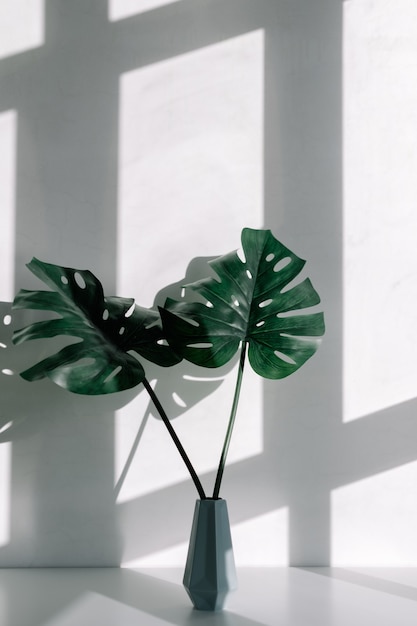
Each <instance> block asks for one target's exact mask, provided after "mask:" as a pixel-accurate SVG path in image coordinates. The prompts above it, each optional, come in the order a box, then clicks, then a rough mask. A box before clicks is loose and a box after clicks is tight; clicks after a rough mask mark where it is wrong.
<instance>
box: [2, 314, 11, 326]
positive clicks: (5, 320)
mask: <svg viewBox="0 0 417 626" xmlns="http://www.w3.org/2000/svg"><path fill="white" fill-rule="evenodd" d="M11 323H12V316H11V315H5V316H4V317H3V324H4V325H5V326H10V324H11Z"/></svg>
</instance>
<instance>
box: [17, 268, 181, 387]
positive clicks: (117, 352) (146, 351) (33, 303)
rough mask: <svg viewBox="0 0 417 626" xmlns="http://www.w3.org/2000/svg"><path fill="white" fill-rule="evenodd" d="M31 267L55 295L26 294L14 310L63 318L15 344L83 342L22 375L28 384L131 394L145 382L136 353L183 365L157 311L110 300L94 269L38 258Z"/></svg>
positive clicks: (29, 329) (28, 331)
mask: <svg viewBox="0 0 417 626" xmlns="http://www.w3.org/2000/svg"><path fill="white" fill-rule="evenodd" d="M27 267H28V268H29V269H30V270H31V271H32V272H33V274H35V275H36V276H37V277H38V278H40V279H41V280H42V281H43V282H44V283H45V284H46V285H47V286H48V287H50V288H51V289H52V290H53V291H26V290H21V291H20V292H19V293H18V294H17V296H16V298H15V301H14V303H13V308H15V309H39V310H50V311H53V312H55V313H57V314H58V315H59V316H60V317H58V318H55V319H47V320H44V321H40V322H35V323H33V324H30V325H29V326H26V327H25V328H22V329H20V330H17V331H16V332H15V333H14V335H13V342H14V343H15V344H20V343H22V342H23V341H28V340H31V339H44V338H48V337H55V336H58V335H69V336H73V337H78V339H79V341H77V342H76V343H72V344H70V345H68V346H65V347H64V348H62V349H61V350H60V351H59V352H57V353H56V354H54V355H52V356H50V357H48V358H46V359H44V360H42V361H40V362H39V363H37V364H36V365H34V366H33V367H31V368H29V369H28V370H25V371H24V372H23V373H22V374H21V375H22V377H23V378H25V379H26V380H31V381H32V380H39V379H41V378H44V377H46V376H47V377H49V378H51V379H52V380H53V381H54V382H55V383H57V384H58V385H60V386H61V387H64V388H66V389H68V390H69V391H72V392H74V393H81V394H88V395H97V394H105V393H113V392H115V391H122V390H124V389H130V388H131V387H134V386H135V385H137V384H139V383H140V382H142V381H143V380H144V378H145V372H144V369H143V367H142V365H141V363H140V362H139V361H138V359H137V358H136V357H135V356H134V355H133V354H130V352H131V351H134V352H136V353H138V354H139V355H141V356H143V357H145V358H146V359H148V360H149V361H152V362H153V363H157V364H158V365H163V366H169V365H174V364H175V363H178V362H179V361H180V360H181V358H180V357H178V356H177V355H176V354H175V353H174V352H173V350H172V349H171V348H170V347H169V346H168V345H167V343H166V341H165V340H164V334H163V331H162V325H161V320H160V316H159V313H158V312H157V311H154V310H152V309H145V308H142V307H139V306H137V305H135V304H134V300H133V299H127V298H118V297H107V298H105V297H104V294H103V287H102V285H101V283H100V281H99V280H98V279H97V278H96V277H95V276H94V274H92V273H91V272H90V271H88V270H75V269H72V268H67V267H60V266H59V265H52V264H50V263H44V262H42V261H39V260H38V259H35V258H34V259H32V261H31V262H30V263H29V264H28V266H27Z"/></svg>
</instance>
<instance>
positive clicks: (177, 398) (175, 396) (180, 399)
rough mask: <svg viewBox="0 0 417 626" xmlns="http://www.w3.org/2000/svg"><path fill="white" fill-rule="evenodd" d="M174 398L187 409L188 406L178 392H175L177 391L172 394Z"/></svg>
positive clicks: (176, 402)
mask: <svg viewBox="0 0 417 626" xmlns="http://www.w3.org/2000/svg"><path fill="white" fill-rule="evenodd" d="M172 399H173V400H174V402H175V404H177V405H178V406H180V407H181V408H183V409H185V408H186V407H187V405H186V403H185V402H184V400H183V399H182V398H181V397H180V396H179V395H178V394H177V393H175V391H174V393H173V394H172Z"/></svg>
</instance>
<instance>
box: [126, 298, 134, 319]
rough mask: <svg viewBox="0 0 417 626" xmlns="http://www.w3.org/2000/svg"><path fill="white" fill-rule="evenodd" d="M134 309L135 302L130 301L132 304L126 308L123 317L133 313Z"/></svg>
mask: <svg viewBox="0 0 417 626" xmlns="http://www.w3.org/2000/svg"><path fill="white" fill-rule="evenodd" d="M134 310H135V303H134V302H132V305H131V306H130V307H129V308H128V310H127V311H126V313H125V317H130V316H131V315H133V311H134Z"/></svg>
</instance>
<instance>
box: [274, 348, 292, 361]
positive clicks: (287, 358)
mask: <svg viewBox="0 0 417 626" xmlns="http://www.w3.org/2000/svg"><path fill="white" fill-rule="evenodd" d="M274 354H275V356H277V357H278V358H279V359H281V361H285V363H289V364H290V365H296V362H295V361H294V359H292V358H291V357H290V356H288V354H284V353H283V352H279V350H275V351H274Z"/></svg>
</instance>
